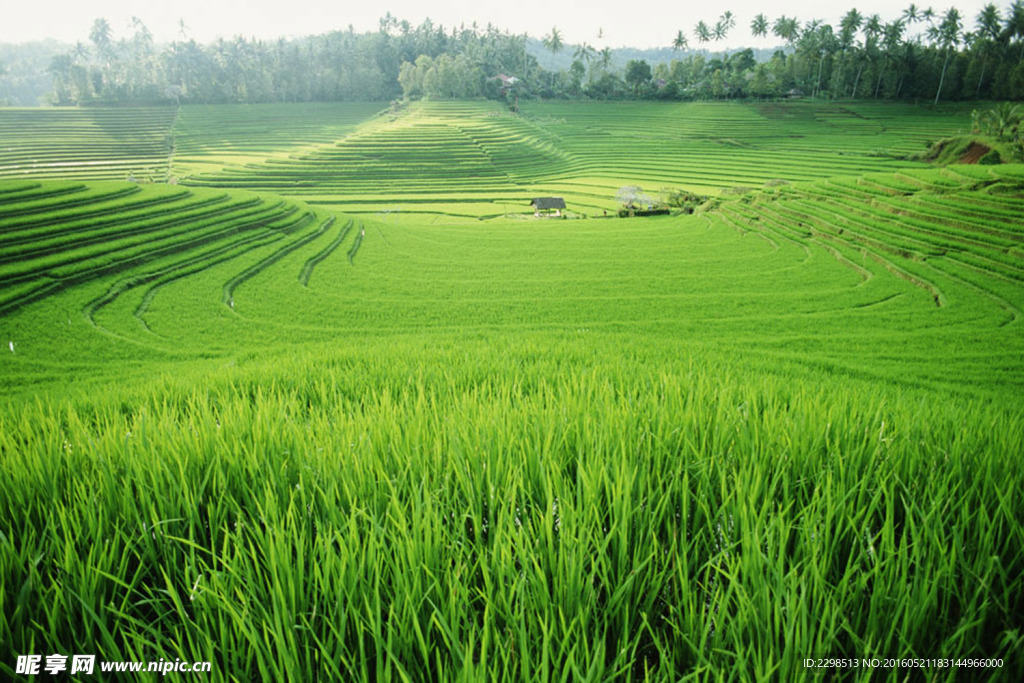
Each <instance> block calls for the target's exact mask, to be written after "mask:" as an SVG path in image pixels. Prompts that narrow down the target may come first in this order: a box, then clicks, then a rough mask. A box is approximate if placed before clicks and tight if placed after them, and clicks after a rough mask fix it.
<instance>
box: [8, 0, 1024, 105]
mask: <svg viewBox="0 0 1024 683" xmlns="http://www.w3.org/2000/svg"><path fill="white" fill-rule="evenodd" d="M743 30H748V31H749V35H750V36H751V37H752V38H755V39H756V38H766V37H774V38H777V39H778V42H779V45H780V48H779V49H777V50H775V51H774V52H772V51H759V52H755V51H754V50H751V49H741V50H734V51H732V52H728V51H725V52H718V51H716V45H717V43H718V41H720V40H722V39H723V38H725V37H726V36H728V35H730V33H733V34H734V35H735V34H736V33H739V32H740V31H743ZM691 41H692V45H691ZM43 45H45V44H37V46H38V47H32V46H29V47H26V48H24V49H21V50H12V49H11V48H10V46H7V48H5V49H0V104H4V103H6V104H21V105H24V104H29V103H30V102H27V101H25V100H26V99H28V98H29V97H30V95H28V94H27V93H30V92H33V89H35V92H37V93H38V88H39V87H40V83H49V90H50V92H48V93H47V94H46V96H45V97H44V100H45V101H46V102H47V103H50V104H55V105H86V104H118V103H128V102H146V103H154V102H158V101H164V102H167V101H171V102H179V101H189V102H224V103H226V102H308V101H346V100H362V101H386V100H392V99H395V98H399V97H407V98H418V97H431V98H456V99H459V98H479V97H487V98H492V99H504V98H507V99H509V100H510V102H515V101H516V99H517V98H520V97H545V98H551V97H554V98H569V99H627V98H628V99H673V100H690V99H734V98H744V97H756V98H765V97H778V96H791V95H805V96H811V97H818V98H824V99H833V98H874V99H890V100H933V101H936V102H937V101H939V100H961V99H963V100H978V99H1001V100H1021V99H1024V0H1015V1H1014V2H1013V4H1011V5H1010V6H1009V7H1007V8H1003V9H1000V8H999V7H997V6H996V5H988V6H986V7H985V8H984V9H983V10H982V11H981V12H980V13H979V14H978V15H977V16H976V17H967V16H964V15H962V14H961V13H960V12H959V11H958V10H957V9H956V8H950V9H948V10H946V11H945V12H943V13H935V12H932V11H931V10H918V9H917V7H916V6H915V5H910V6H909V7H908V8H907V9H905V10H903V11H902V12H896V13H895V16H891V17H882V16H880V15H870V16H865V15H862V14H861V13H860V12H858V11H857V10H856V9H851V10H850V11H849V12H847V13H846V14H845V15H844V16H843V17H842V19H841V20H840V21H839V22H838V23H837V25H835V26H833V25H831V24H827V23H823V22H820V21H817V20H813V19H811V20H802V19H798V18H794V17H786V16H780V17H768V16H766V15H764V14H759V15H757V16H755V17H752V18H746V19H744V18H739V17H736V16H734V15H733V14H732V13H731V12H729V11H726V12H724V13H723V14H722V15H721V16H720V17H719V19H718V21H717V22H716V23H715V24H714V25H709V24H707V23H705V22H704V21H700V22H698V23H697V24H696V25H695V26H693V27H692V28H687V29H679V30H678V31H677V32H676V35H675V37H674V39H671V37H670V36H666V46H665V50H652V51H648V52H637V51H632V50H627V49H620V50H612V49H611V48H610V47H607V46H606V47H601V46H599V45H590V44H587V43H583V44H580V45H567V44H565V43H564V41H563V40H562V37H561V32H560V31H559V29H558V27H552V28H551V29H550V31H549V32H548V33H546V34H545V35H543V36H541V37H539V38H538V37H530V36H527V35H525V34H522V35H517V34H511V33H509V32H507V31H502V30H500V29H498V28H496V27H494V26H490V25H488V26H487V27H486V28H482V29H481V28H479V27H477V26H475V25H474V26H471V27H466V26H460V27H458V28H456V29H448V28H446V27H443V26H440V25H436V24H434V23H432V22H431V21H430V20H429V19H428V20H426V21H424V22H423V23H422V24H420V25H418V26H413V25H411V24H410V23H409V22H407V21H399V20H397V19H394V18H393V17H391V15H390V14H388V15H387V16H386V17H384V18H382V19H381V21H380V28H379V30H377V31H371V32H365V33H357V32H355V31H354V30H353V29H352V28H351V27H349V28H348V30H344V31H331V32H329V33H324V34H322V35H317V36H309V37H305V38H299V39H279V40H276V41H264V40H256V39H246V38H243V37H235V38H232V39H218V40H217V41H215V42H213V43H210V44H200V43H198V42H196V41H195V40H193V39H190V38H188V37H187V36H182V37H181V38H180V39H179V40H177V41H175V42H173V43H170V44H168V45H157V44H155V42H154V40H153V36H152V34H151V32H150V31H149V29H148V28H147V27H146V26H145V25H144V24H143V23H142V22H141V21H139V20H137V19H136V20H134V23H133V26H132V28H131V30H130V31H128V32H127V33H126V34H125V35H115V33H114V31H113V30H112V29H111V26H110V24H109V22H107V21H106V20H105V19H97V20H96V21H95V22H94V24H93V26H92V29H91V30H90V32H89V35H88V37H87V38H86V37H84V36H83V40H82V41H79V42H78V43H76V44H75V45H74V46H72V47H69V48H63V49H61V50H59V51H57V52H56V53H55V54H54V53H51V54H50V57H49V59H48V62H47V63H45V64H43V63H41V62H40V59H39V55H40V54H42V52H44V51H45V49H46V48H45V47H42V46H43ZM2 47H3V46H0V48H2ZM50 47H51V48H52V44H50ZM30 48H31V49H30ZM26 50H28V51H26ZM617 56H618V58H616V57H617ZM499 76H505V77H506V78H505V79H504V80H502V79H501V78H499ZM508 77H511V80H510V79H509V78H508ZM47 78H48V79H49V81H47V80H46V79H47ZM37 96H38V95H37ZM4 100H6V101H4Z"/></svg>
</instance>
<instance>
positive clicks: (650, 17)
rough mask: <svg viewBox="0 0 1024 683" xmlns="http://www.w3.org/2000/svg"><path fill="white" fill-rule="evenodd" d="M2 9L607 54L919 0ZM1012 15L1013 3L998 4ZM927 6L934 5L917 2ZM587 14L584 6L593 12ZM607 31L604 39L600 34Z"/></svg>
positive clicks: (216, 31) (20, 23)
mask: <svg viewBox="0 0 1024 683" xmlns="http://www.w3.org/2000/svg"><path fill="white" fill-rule="evenodd" d="M3 4H4V7H3V9H2V10H0V42H4V43H22V42H27V41H31V40H40V39H43V38H56V39H58V40H61V41H65V42H69V43H73V42H75V41H79V40H80V41H82V42H88V39H89V29H90V27H91V26H92V23H93V20H95V19H96V18H97V17H104V18H106V19H107V21H109V22H110V25H111V27H112V28H113V30H114V34H115V37H120V36H122V35H127V34H129V33H130V28H129V27H130V22H131V18H132V17H133V16H136V17H139V18H140V19H142V21H143V22H144V23H145V24H146V26H147V27H149V29H150V31H152V32H153V35H154V37H155V38H156V40H157V41H158V42H169V41H171V40H175V39H177V38H178V37H179V22H180V21H181V20H184V22H185V26H186V27H187V29H188V34H189V36H191V37H193V38H195V39H196V40H198V41H200V42H209V41H211V40H213V39H215V38H217V37H218V36H221V37H224V38H230V37H232V36H236V35H242V36H245V37H257V38H264V39H269V38H276V37H279V36H286V37H287V36H304V35H310V34H316V33H325V32H327V31H331V30H335V29H338V30H343V29H345V28H346V27H348V26H349V24H351V25H352V26H354V27H355V29H356V30H357V31H366V30H371V29H376V28H377V27H378V20H379V18H380V17H381V16H383V15H384V14H385V12H388V11H390V12H391V13H392V14H393V15H395V16H396V17H398V18H399V19H407V20H409V21H410V22H412V23H413V24H414V25H416V24H419V23H420V22H422V21H423V19H424V18H425V17H428V16H429V17H430V19H431V20H432V21H433V22H434V23H435V24H441V25H443V26H444V27H445V28H448V29H451V28H452V27H453V26H458V25H459V24H462V23H465V24H467V25H468V24H470V23H472V22H473V21H476V22H477V23H478V24H479V25H480V26H481V27H483V26H486V25H487V24H488V23H492V24H494V25H495V26H497V27H498V28H500V29H502V30H508V31H511V32H513V33H524V32H525V33H529V34H530V35H531V36H534V37H541V36H543V35H545V34H547V33H548V32H549V31H550V30H551V27H552V26H557V27H558V28H559V30H560V31H561V32H562V34H563V37H564V40H565V42H567V43H570V44H576V43H580V42H583V41H586V42H588V43H590V44H591V45H594V46H596V47H598V48H601V47H622V46H630V47H640V48H646V47H667V46H669V45H671V43H672V40H673V38H674V37H675V34H676V31H677V30H679V29H683V30H684V31H685V32H686V34H687V36H688V38H689V39H690V44H691V46H693V47H696V46H697V43H696V40H695V39H694V38H693V27H694V25H695V24H696V23H697V22H698V21H699V20H701V19H703V20H705V21H706V22H708V23H709V24H713V23H714V20H715V19H716V18H717V17H718V15H720V14H721V13H722V12H723V11H724V10H726V9H728V10H731V11H732V12H733V14H734V15H735V16H736V28H734V29H733V30H732V32H731V34H730V36H729V38H728V39H727V40H724V41H722V42H721V43H719V44H715V43H712V44H709V45H708V47H709V48H711V49H721V48H734V47H738V46H755V47H759V46H763V47H768V46H771V45H775V44H777V43H778V40H775V39H771V40H768V41H755V40H754V39H753V38H751V36H750V28H749V27H750V20H751V19H752V18H753V17H754V15H755V14H757V13H758V12H764V13H765V14H766V15H767V16H768V17H769V18H770V19H774V18H775V17H778V16H779V15H782V14H785V15H787V16H796V17H797V18H798V19H800V20H801V22H803V21H807V20H809V19H812V18H813V19H822V20H824V21H826V22H829V23H832V24H833V25H835V24H836V23H837V22H838V19H839V17H840V16H841V15H842V14H844V13H845V12H846V11H847V10H848V9H849V8H850V7H856V8H857V9H858V10H859V11H860V12H861V13H862V14H864V15H870V14H873V13H878V14H879V15H880V16H881V17H882V19H883V20H886V21H888V20H891V19H894V18H896V17H897V16H899V14H900V12H901V11H902V10H903V8H905V7H906V6H907V5H909V4H910V0H896V2H892V0H848V1H846V2H843V1H837V0H781V1H777V2H772V3H767V4H766V3H764V2H755V1H754V0H732V1H729V2H715V3H707V4H703V3H684V2H680V1H679V0H648V1H647V2H638V3H636V4H633V3H630V2H628V1H627V2H624V1H623V0H589V2H587V3H586V5H584V4H583V3H582V2H580V3H579V4H577V2H575V1H572V2H565V1H562V2H558V1H557V0H556V1H555V2H551V1H550V0H513V1H510V0H506V1H505V2H495V1H494V0H383V1H382V2H381V3H380V4H378V3H376V2H351V1H346V0H174V1H173V2H171V1H169V0H56V1H55V0H23V1H19V0H3ZM985 4H986V0H938V4H935V5H931V6H932V7H933V8H934V9H935V11H936V13H941V12H943V11H945V10H946V8H947V7H949V6H955V7H957V9H959V10H960V13H961V14H962V15H963V16H964V18H965V19H966V21H965V28H969V29H970V28H973V27H974V19H975V17H976V16H977V14H978V12H979V11H980V9H981V7H982V6H983V5H985ZM995 4H996V6H997V7H999V8H1000V10H1002V11H1003V12H1004V13H1005V10H1006V8H1007V7H1008V6H1009V0H1002V1H997V2H996V3H995ZM917 5H918V6H919V7H921V8H923V7H928V6H929V4H928V2H917ZM584 6H585V7H586V9H583V7H584ZM599 32H603V34H604V35H603V38H599V37H598V33H599Z"/></svg>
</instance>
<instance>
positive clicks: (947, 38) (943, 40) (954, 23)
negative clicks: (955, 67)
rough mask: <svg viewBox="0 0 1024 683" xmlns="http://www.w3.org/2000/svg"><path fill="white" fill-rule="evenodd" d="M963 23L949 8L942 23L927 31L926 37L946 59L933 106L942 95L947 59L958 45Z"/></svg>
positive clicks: (951, 8) (952, 9)
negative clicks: (944, 53)
mask: <svg viewBox="0 0 1024 683" xmlns="http://www.w3.org/2000/svg"><path fill="white" fill-rule="evenodd" d="M962 27H963V22H962V21H961V19H960V12H959V11H958V10H957V9H956V8H955V7H950V8H949V9H948V10H946V13H945V14H944V15H942V21H940V22H939V24H938V25H937V26H931V27H929V29H928V37H929V38H930V39H931V40H932V42H933V43H934V44H935V45H936V46H937V47H938V48H939V49H940V50H945V52H946V58H945V59H944V60H943V62H942V75H941V76H940V77H939V87H938V88H937V89H936V90H935V104H938V103H939V96H940V95H942V86H943V85H944V84H945V82H946V69H947V67H948V66H949V58H950V56H952V54H953V48H954V47H955V46H957V45H959V43H960V29H961V28H962Z"/></svg>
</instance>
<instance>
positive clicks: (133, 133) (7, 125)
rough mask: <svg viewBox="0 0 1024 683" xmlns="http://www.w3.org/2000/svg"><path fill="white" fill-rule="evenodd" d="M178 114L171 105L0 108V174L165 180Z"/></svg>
mask: <svg viewBox="0 0 1024 683" xmlns="http://www.w3.org/2000/svg"><path fill="white" fill-rule="evenodd" d="M174 116H175V111H174V109H173V108H170V107H151V108H132V109H128V108H118V109H72V110H69V109H38V108H26V109H0V179H3V178H65V179H68V178H78V179H112V180H127V179H128V178H130V177H131V178H135V179H137V180H140V181H146V180H149V181H154V180H155V181H162V180H165V179H166V176H167V171H168V164H169V162H170V155H171V151H172V149H171V141H170V138H169V132H170V128H171V125H172V124H173V122H174Z"/></svg>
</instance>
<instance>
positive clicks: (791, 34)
mask: <svg viewBox="0 0 1024 683" xmlns="http://www.w3.org/2000/svg"><path fill="white" fill-rule="evenodd" d="M772 33H773V34H774V35H776V36H778V37H779V38H782V39H783V40H785V41H786V43H787V44H788V45H789V46H790V47H793V45H794V44H795V43H796V41H797V39H798V38H799V37H800V24H799V22H797V20H796V19H794V18H792V17H787V16H785V15H783V16H781V17H779V18H778V19H776V20H775V23H774V24H772Z"/></svg>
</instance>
